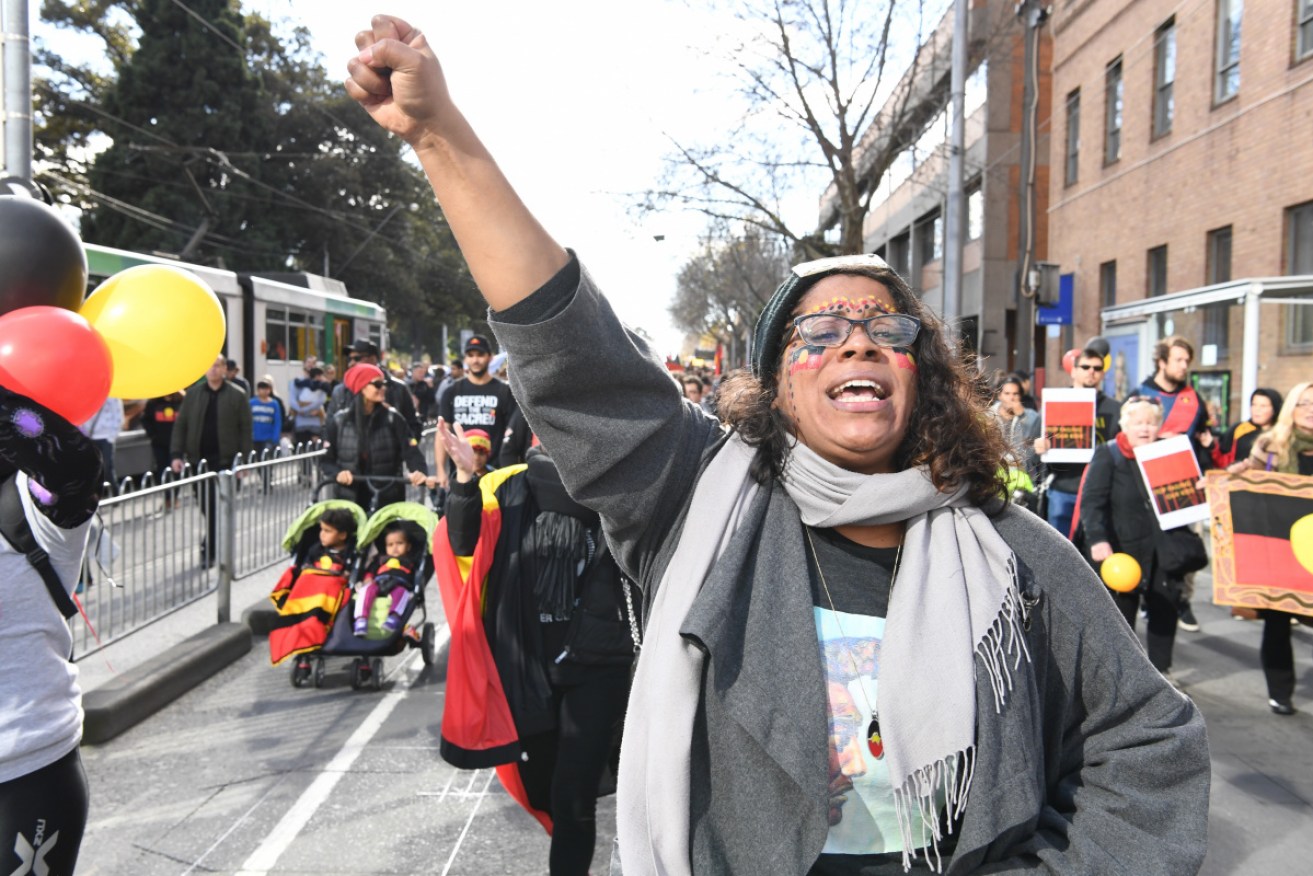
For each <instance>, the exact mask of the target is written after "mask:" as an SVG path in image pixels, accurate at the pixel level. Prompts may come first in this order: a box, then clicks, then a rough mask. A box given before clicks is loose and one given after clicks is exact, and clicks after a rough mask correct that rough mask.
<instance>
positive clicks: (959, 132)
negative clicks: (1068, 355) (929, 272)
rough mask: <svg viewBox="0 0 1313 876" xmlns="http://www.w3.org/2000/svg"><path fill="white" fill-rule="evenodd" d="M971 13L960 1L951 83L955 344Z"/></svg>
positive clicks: (947, 278)
mask: <svg viewBox="0 0 1313 876" xmlns="http://www.w3.org/2000/svg"><path fill="white" fill-rule="evenodd" d="M967 12H968V10H967V0H956V3H955V8H954V10H953V67H952V73H951V86H950V87H951V102H952V106H953V130H952V133H951V136H950V141H949V145H948V205H947V208H946V209H945V211H944V213H945V215H944V232H945V234H944V238H945V239H944V322H945V323H946V324H947V325H948V329H949V337H950V338H952V341H953V344H954V345H955V346H956V345H957V344H959V343H960V341H961V339H960V337H959V327H958V324H959V321H960V320H961V318H962V239H963V237H964V236H965V235H964V234H963V231H964V227H965V224H966V223H965V221H964V220H965V218H966V216H965V213H966V211H965V210H964V209H963V207H964V206H965V205H964V204H963V200H962V168H963V163H964V159H965V157H966V156H965V153H966V67H967Z"/></svg>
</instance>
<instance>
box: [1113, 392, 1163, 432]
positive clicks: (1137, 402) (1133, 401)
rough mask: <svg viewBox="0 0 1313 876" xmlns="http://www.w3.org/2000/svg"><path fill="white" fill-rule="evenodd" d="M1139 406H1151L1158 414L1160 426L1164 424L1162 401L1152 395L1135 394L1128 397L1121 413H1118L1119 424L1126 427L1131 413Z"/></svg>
mask: <svg viewBox="0 0 1313 876" xmlns="http://www.w3.org/2000/svg"><path fill="white" fill-rule="evenodd" d="M1137 408H1149V409H1150V410H1152V411H1153V412H1154V413H1155V414H1157V416H1158V425H1160V426H1161V425H1162V422H1163V406H1162V402H1160V401H1158V400H1157V399H1154V398H1152V397H1147V396H1143V395H1133V396H1131V397H1130V398H1128V399H1127V400H1126V401H1125V403H1124V404H1122V409H1121V414H1120V415H1118V417H1117V423H1118V425H1120V426H1121V427H1122V428H1123V429H1125V428H1126V421H1127V420H1128V419H1130V416H1131V414H1132V413H1133V412H1134V411H1135V410H1136V409H1137Z"/></svg>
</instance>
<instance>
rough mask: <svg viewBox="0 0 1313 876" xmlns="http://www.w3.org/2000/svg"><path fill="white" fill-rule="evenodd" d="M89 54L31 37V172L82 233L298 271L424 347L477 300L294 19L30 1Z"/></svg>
mask: <svg viewBox="0 0 1313 876" xmlns="http://www.w3.org/2000/svg"><path fill="white" fill-rule="evenodd" d="M42 15H43V17H44V18H45V19H46V20H47V21H49V22H51V23H53V24H55V25H56V26H59V27H61V28H66V29H68V30H71V31H75V32H78V33H80V34H83V35H84V36H86V37H89V38H94V39H96V40H97V41H99V43H101V44H102V45H103V47H104V57H105V59H106V60H105V62H104V63H103V64H101V65H99V66H94V65H89V64H88V65H78V64H73V63H71V62H70V61H68V59H66V58H62V57H59V56H58V55H57V54H55V53H54V52H51V51H50V50H48V49H45V48H40V49H39V51H38V54H37V62H38V64H39V65H40V66H39V69H38V70H37V71H36V77H35V78H36V87H35V91H36V94H35V104H36V111H37V119H36V155H35V157H36V160H37V167H38V170H39V178H40V179H41V181H42V182H44V183H46V184H47V185H48V186H49V187H50V188H51V189H52V190H54V191H55V192H56V193H57V194H58V195H59V196H60V197H61V199H63V200H65V201H67V202H68V203H72V204H74V205H76V206H78V207H80V208H82V210H83V219H82V234H83V237H84V239H86V240H87V241H89V242H94V243H99V244H103V245H106V246H114V247H120V248H123V249H129V250H136V251H143V252H165V253H169V254H173V255H177V256H179V257H181V258H184V259H186V260H188V261H192V262H197V263H201V264H210V265H215V266H220V267H226V268H229V269H232V270H242V271H253V272H254V271H289V270H304V271H308V272H311V273H323V274H328V275H329V276H333V277H336V278H338V279H340V280H343V281H344V282H345V283H346V284H347V288H348V289H349V290H350V291H351V294H353V295H355V296H357V297H362V298H368V299H372V300H376V301H379V302H381V303H382V304H383V305H384V306H386V307H387V308H388V311H389V319H390V321H391V323H392V326H391V327H392V329H393V334H394V338H395V341H396V343H398V344H399V345H401V346H404V347H411V348H416V349H423V348H428V349H430V350H432V349H433V340H434V339H435V338H436V337H437V333H438V332H439V331H440V326H441V325H442V324H443V323H447V324H448V325H450V326H452V327H453V328H455V327H465V326H469V325H472V324H475V323H477V322H478V321H479V320H481V319H482V317H483V313H484V310H483V306H482V301H481V299H480V298H479V296H478V294H477V291H476V290H475V288H474V285H473V282H472V281H471V279H470V277H469V274H468V271H467V270H466V268H465V265H464V261H463V260H462V259H461V257H460V255H459V252H458V251H457V249H456V246H455V242H454V239H453V238H452V237H451V234H450V231H449V229H448V228H447V226H446V223H445V220H444V219H443V217H442V214H441V211H440V209H439V208H438V206H437V204H436V202H435V201H434V199H433V196H432V192H431V191H430V189H429V187H428V184H427V182H426V181H425V179H424V177H423V174H422V173H421V172H420V171H419V169H418V168H417V167H415V166H414V165H413V164H411V163H409V162H407V161H406V160H405V159H404V157H403V149H404V148H405V147H404V144H403V143H401V141H399V140H397V139H395V138H392V137H390V136H389V135H388V134H387V133H386V132H384V131H383V130H382V129H381V128H379V127H378V126H377V125H375V124H374V123H373V122H372V121H371V120H370V119H369V118H368V116H367V115H366V114H365V113H364V111H363V110H361V109H360V108H359V107H358V106H357V105H356V104H355V102H354V101H352V100H351V99H350V98H349V97H347V96H346V94H345V92H344V91H343V90H342V88H341V86H340V85H339V84H337V83H334V82H331V81H330V80H329V79H328V76H327V74H326V73H325V71H324V68H323V65H322V62H321V59H320V57H319V56H318V55H317V54H316V53H315V52H314V51H312V49H311V48H310V41H309V35H308V33H307V32H306V30H305V29H304V28H289V27H287V26H276V25H275V24H274V23H271V22H270V21H268V20H266V19H264V18H263V17H261V16H259V15H255V14H250V13H246V14H244V13H243V12H242V11H241V9H240V6H239V4H238V3H237V2H236V0H188V2H187V3H186V4H178V3H174V2H172V0H45V2H44V4H43V6H42Z"/></svg>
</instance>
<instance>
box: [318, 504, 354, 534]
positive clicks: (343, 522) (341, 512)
mask: <svg viewBox="0 0 1313 876" xmlns="http://www.w3.org/2000/svg"><path fill="white" fill-rule="evenodd" d="M319 522H320V523H327V524H328V525H329V526H331V527H333V528H334V529H336V530H337V531H338V532H345V533H346V534H347V535H355V534H356V515H354V514H352V513H351V512H350V511H348V510H347V509H345V508H327V509H325V510H324V513H323V514H321V515H319Z"/></svg>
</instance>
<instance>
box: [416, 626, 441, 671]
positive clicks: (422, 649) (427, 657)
mask: <svg viewBox="0 0 1313 876" xmlns="http://www.w3.org/2000/svg"><path fill="white" fill-rule="evenodd" d="M437 637H438V634H437V630H436V629H435V628H434V626H433V624H431V623H428V624H425V625H424V631H423V632H422V633H420V638H419V653H420V656H421V657H422V658H423V659H424V665H425V666H432V665H433V661H434V660H435V659H437V655H436V653H435V651H436V648H435V645H436V640H437Z"/></svg>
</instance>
